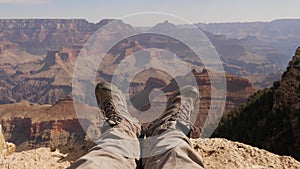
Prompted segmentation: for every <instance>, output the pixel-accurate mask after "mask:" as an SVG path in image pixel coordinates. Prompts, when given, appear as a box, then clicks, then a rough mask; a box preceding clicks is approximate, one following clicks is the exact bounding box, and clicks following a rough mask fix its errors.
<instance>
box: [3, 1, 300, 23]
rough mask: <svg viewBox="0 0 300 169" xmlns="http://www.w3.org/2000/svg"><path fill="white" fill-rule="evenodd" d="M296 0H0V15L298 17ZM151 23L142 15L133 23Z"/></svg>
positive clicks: (210, 18) (228, 19)
mask: <svg viewBox="0 0 300 169" xmlns="http://www.w3.org/2000/svg"><path fill="white" fill-rule="evenodd" d="M299 7H300V1H299V0H218V1H217V0H151V1H150V0H148V1H146V0H85V1H83V0H81V1H79V0H0V18H84V19H87V20H88V21H91V22H98V21H99V20H101V19H103V18H120V17H123V16H125V15H128V14H133V13H138V12H164V13H169V14H173V15H177V16H179V17H182V18H185V19H187V20H188V21H190V22H192V23H199V22H204V23H212V22H251V21H271V20H274V19H281V18H299V19H300V9H299ZM145 24H149V25H152V24H154V23H151V21H149V22H147V21H145V20H143V19H141V20H140V21H136V25H145Z"/></svg>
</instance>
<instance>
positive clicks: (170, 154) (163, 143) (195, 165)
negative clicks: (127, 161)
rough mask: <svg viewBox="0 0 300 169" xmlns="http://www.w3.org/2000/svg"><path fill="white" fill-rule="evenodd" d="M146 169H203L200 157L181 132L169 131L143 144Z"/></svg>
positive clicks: (143, 160)
mask: <svg viewBox="0 0 300 169" xmlns="http://www.w3.org/2000/svg"><path fill="white" fill-rule="evenodd" d="M143 157H146V158H143V159H142V164H143V166H144V169H179V168H180V169H203V168H204V166H203V163H202V160H201V157H200V155H199V154H198V153H197V152H196V151H195V150H194V149H193V146H192V144H191V142H190V140H189V138H187V137H186V136H185V135H184V134H183V133H182V132H181V131H179V130H174V129H168V130H167V131H166V132H164V133H163V134H161V135H160V136H158V137H150V138H147V139H146V140H145V142H144V144H143Z"/></svg>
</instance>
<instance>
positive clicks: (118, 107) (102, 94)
mask: <svg viewBox="0 0 300 169" xmlns="http://www.w3.org/2000/svg"><path fill="white" fill-rule="evenodd" d="M95 94H96V98H97V102H98V106H99V108H100V109H101V110H102V111H103V112H104V115H105V117H106V122H107V123H108V124H109V126H110V127H118V128H124V130H125V131H131V132H133V133H135V134H136V135H137V136H139V135H140V134H141V125H140V124H139V121H138V120H137V119H136V118H134V117H132V116H131V114H129V113H128V111H127V106H126V100H125V98H124V96H123V94H122V91H121V90H119V89H118V88H117V87H116V86H114V85H113V84H111V83H108V82H102V83H98V84H97V86H96V89H95Z"/></svg>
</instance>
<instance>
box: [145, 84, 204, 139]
mask: <svg viewBox="0 0 300 169" xmlns="http://www.w3.org/2000/svg"><path fill="white" fill-rule="evenodd" d="M198 97H199V91H198V89H197V88H196V87H194V86H190V85H189V86H185V87H184V88H182V89H181V93H180V91H177V92H175V93H174V94H173V95H172V96H171V97H170V98H169V100H168V103H167V106H166V110H165V111H164V112H163V113H162V114H161V116H160V117H159V118H158V119H156V120H155V121H153V122H152V123H150V125H149V126H148V129H147V131H146V136H147V137H148V136H155V135H158V134H161V133H162V132H164V131H165V130H167V129H169V128H173V129H178V130H181V131H182V132H184V133H185V134H186V135H187V136H189V133H190V131H191V129H192V128H193V124H192V121H191V115H192V113H195V112H194V110H195V108H194V107H195V103H196V101H197V100H198Z"/></svg>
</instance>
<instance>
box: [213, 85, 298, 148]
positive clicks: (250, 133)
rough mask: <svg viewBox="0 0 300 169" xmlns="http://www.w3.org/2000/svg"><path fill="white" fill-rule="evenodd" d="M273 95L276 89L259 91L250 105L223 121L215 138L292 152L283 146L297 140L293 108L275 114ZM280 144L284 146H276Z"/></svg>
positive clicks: (214, 135) (246, 104)
mask: <svg viewBox="0 0 300 169" xmlns="http://www.w3.org/2000/svg"><path fill="white" fill-rule="evenodd" d="M273 93H274V89H273V88H270V89H264V90H260V91H258V92H256V93H255V94H254V95H253V96H251V97H250V98H249V100H248V102H247V103H245V104H243V105H241V107H240V108H239V109H236V110H235V111H233V112H231V113H229V114H228V115H227V116H224V117H223V118H222V120H221V122H220V123H219V126H218V128H217V129H216V131H215V132H214V134H213V137H223V138H227V139H230V140H234V141H239V142H243V143H246V144H250V145H253V146H256V147H259V148H265V149H268V150H271V151H275V152H278V153H280V154H283V153H288V152H289V151H288V150H285V149H284V148H282V147H284V145H281V144H291V143H292V141H293V135H292V132H291V131H292V129H291V125H290V124H289V121H288V111H289V109H284V110H283V111H282V109H281V110H275V111H274V110H273ZM278 141H279V142H280V143H281V144H280V145H278V146H277V145H272V143H273V142H278ZM287 151H288V152H287Z"/></svg>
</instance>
